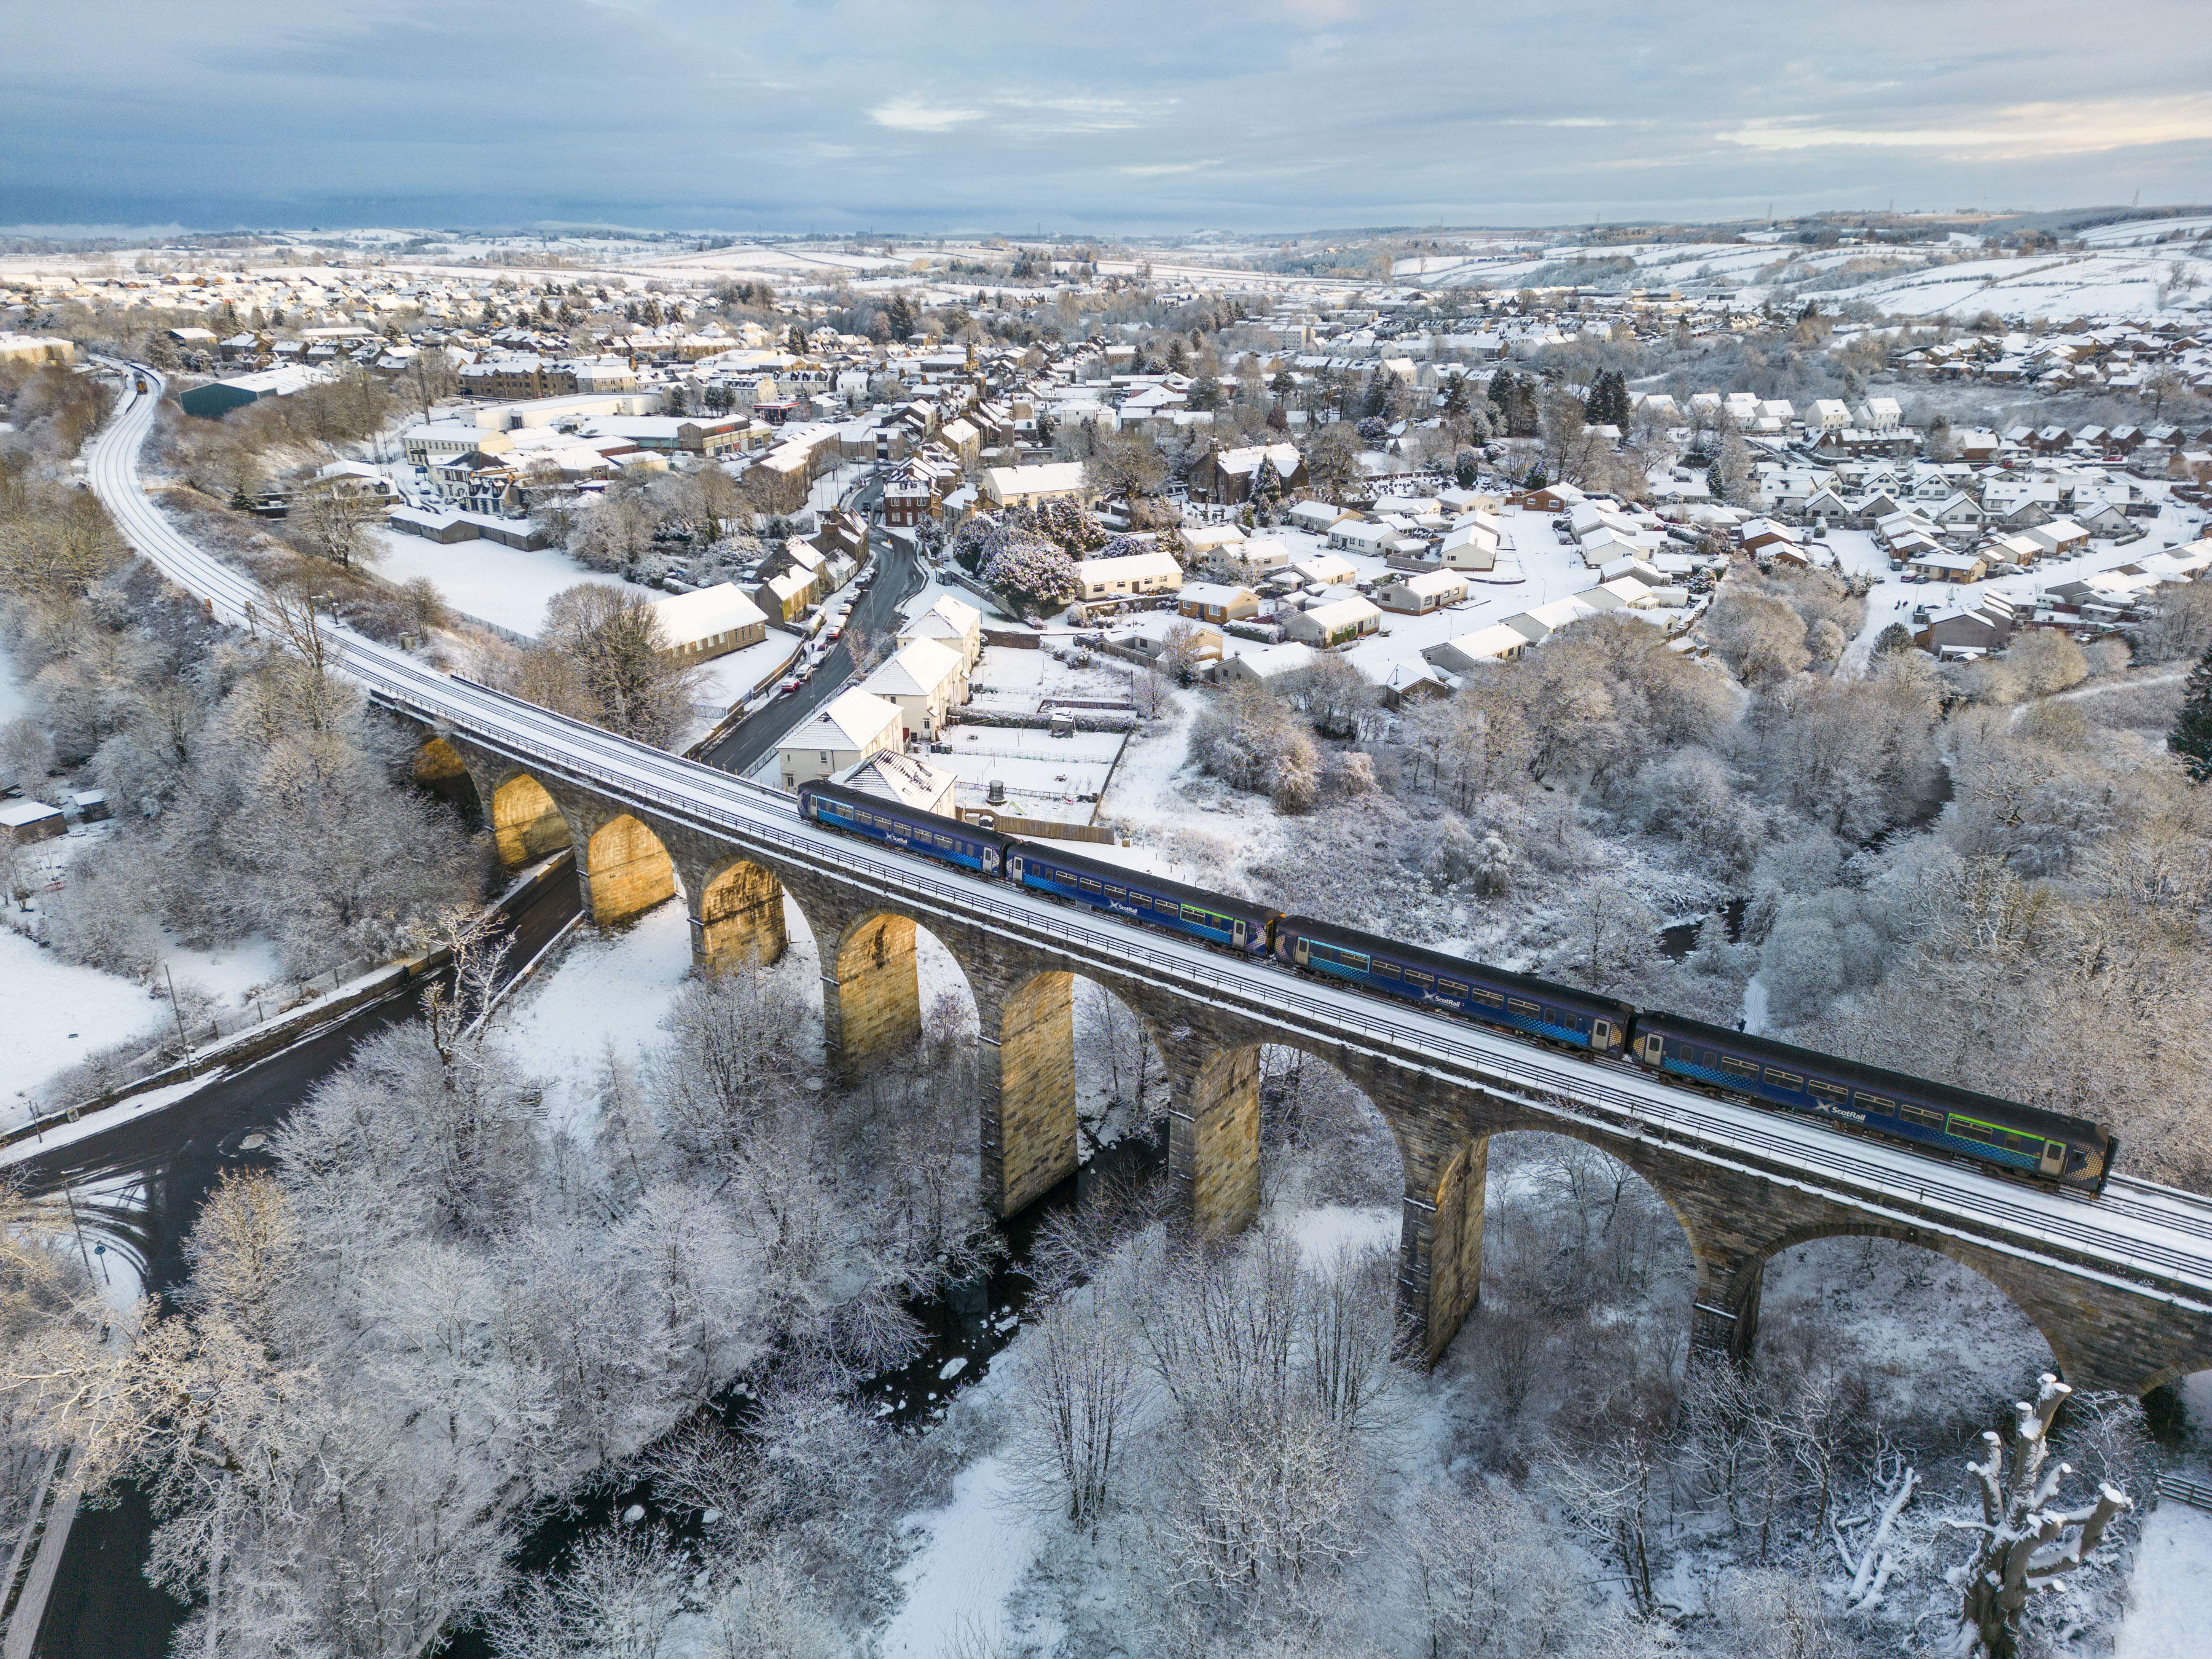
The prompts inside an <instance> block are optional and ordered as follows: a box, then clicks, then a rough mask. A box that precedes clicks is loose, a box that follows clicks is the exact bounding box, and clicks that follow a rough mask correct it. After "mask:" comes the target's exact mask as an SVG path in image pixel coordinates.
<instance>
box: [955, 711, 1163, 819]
mask: <svg viewBox="0 0 2212 1659" xmlns="http://www.w3.org/2000/svg"><path fill="white" fill-rule="evenodd" d="M1122 738H1123V734H1122V733H1121V732H1072V733H1070V734H1069V735H1068V736H1066V737H1064V738H1055V737H1054V736H1053V735H1052V734H1051V733H1050V732H1042V731H1039V730H1037V729H1036V728H1035V727H1033V726H954V727H952V728H951V731H950V732H947V733H946V734H945V741H946V743H947V744H948V745H949V746H950V747H951V751H952V752H951V754H949V755H948V754H939V753H937V752H935V751H933V752H932V753H931V754H930V755H929V757H928V760H929V763H930V764H931V765H933V766H941V767H944V768H945V769H947V770H948V771H950V772H951V773H952V774H953V775H954V776H956V777H957V778H958V779H959V780H960V782H959V785H958V787H957V791H956V793H957V795H958V797H959V801H960V805H963V806H986V805H990V804H991V802H990V794H989V789H990V786H991V785H992V784H993V783H994V782H995V783H1000V784H1003V785H1005V786H1006V801H1005V803H1004V805H1005V809H1006V811H1009V812H1012V813H1017V814H1018V815H1020V816H1022V817H1033V818H1054V819H1058V820H1060V822H1062V823H1090V822H1091V815H1092V812H1093V811H1095V810H1096V809H1095V808H1094V806H1093V805H1092V804H1091V802H1090V801H1087V800H1085V799H1083V798H1084V797H1085V796H1086V795H1088V796H1096V795H1097V794H1098V793H1100V792H1101V791H1102V790H1103V788H1104V787H1105V784H1106V777H1107V774H1108V773H1109V772H1110V771H1111V770H1112V769H1113V767H1114V757H1115V756H1116V755H1118V754H1120V753H1121V743H1122Z"/></svg>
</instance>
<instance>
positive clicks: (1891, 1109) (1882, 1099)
mask: <svg viewBox="0 0 2212 1659" xmlns="http://www.w3.org/2000/svg"><path fill="white" fill-rule="evenodd" d="M1852 1099H1853V1101H1854V1102H1855V1103H1857V1107H1858V1109H1859V1110H1861V1111H1863V1112H1869V1113H1871V1114H1873V1115H1875V1116H1876V1117H1895V1116H1896V1115H1897V1103H1896V1102H1895V1101H1893V1100H1892V1099H1891V1098H1890V1097H1888V1096H1887V1095H1870V1094H1869V1093H1868V1092H1867V1091H1865V1090H1863V1089H1861V1090H1859V1091H1857V1093H1856V1094H1855V1095H1854V1096H1853V1097H1852Z"/></svg>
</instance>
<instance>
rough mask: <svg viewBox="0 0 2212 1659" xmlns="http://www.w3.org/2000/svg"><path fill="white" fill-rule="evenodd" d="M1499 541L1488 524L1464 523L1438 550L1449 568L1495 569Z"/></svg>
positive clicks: (1445, 539)
mask: <svg viewBox="0 0 2212 1659" xmlns="http://www.w3.org/2000/svg"><path fill="white" fill-rule="evenodd" d="M1438 552H1439V554H1440V555H1441V556H1442V559H1443V566H1444V568H1446V569H1447V570H1495V569H1496V568H1498V532H1496V531H1495V530H1492V528H1491V527H1490V526H1488V525H1486V524H1474V523H1470V524H1463V525H1462V526H1460V527H1459V528H1458V529H1456V530H1455V531H1453V532H1451V533H1450V534H1449V535H1448V536H1446V537H1445V538H1444V540H1443V547H1442V548H1440V549H1439V550H1438ZM1347 568H1349V567H1347Z"/></svg>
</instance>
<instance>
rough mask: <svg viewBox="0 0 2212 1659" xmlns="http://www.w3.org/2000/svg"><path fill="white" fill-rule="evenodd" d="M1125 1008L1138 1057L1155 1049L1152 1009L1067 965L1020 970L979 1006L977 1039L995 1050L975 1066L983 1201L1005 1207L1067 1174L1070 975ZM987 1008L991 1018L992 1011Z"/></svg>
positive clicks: (1071, 1135) (1075, 1129)
mask: <svg viewBox="0 0 2212 1659" xmlns="http://www.w3.org/2000/svg"><path fill="white" fill-rule="evenodd" d="M1079 980H1080V981H1083V982H1085V983H1086V984H1088V985H1091V986H1092V987H1096V988H1097V991H1098V993H1099V994H1100V995H1102V996H1103V997H1105V998H1108V999H1109V1000H1111V1001H1112V1002H1113V1003H1115V1005H1118V1006H1120V1007H1121V1008H1123V1009H1126V1010H1127V1012H1128V1013H1129V1014H1130V1015H1131V1016H1132V1017H1133V1018H1134V1019H1135V1021H1136V1023H1137V1028H1138V1030H1139V1033H1140V1034H1141V1036H1140V1039H1139V1041H1140V1048H1141V1049H1142V1051H1143V1054H1142V1055H1140V1059H1139V1065H1140V1066H1141V1065H1143V1064H1144V1063H1145V1057H1146V1056H1149V1055H1156V1054H1160V1053H1162V1052H1163V1051H1162V1046H1161V1043H1160V1042H1159V1038H1158V1030H1157V1029H1156V1026H1155V1023H1154V1021H1153V1019H1152V1017H1151V1016H1150V1015H1148V1014H1147V1013H1146V1012H1145V1010H1144V1009H1142V1008H1141V1007H1139V1006H1137V1005H1136V1004H1135V1003H1133V1002H1132V1001H1131V1000H1129V999H1128V998H1127V997H1126V996H1124V995H1123V994H1121V992H1120V991H1119V990H1117V989H1116V988H1115V986H1114V985H1113V983H1112V982H1111V981H1109V980H1106V979H1101V978H1097V977H1094V976H1093V975H1088V974H1077V973H1075V972H1074V971H1073V970H1072V969H1061V968H1042V969H1037V970H1036V972H1034V973H1031V974H1030V975H1027V976H1026V977H1025V978H1020V979H1018V981H1017V982H1016V983H1015V984H1014V986H1013V988H1012V990H1011V991H1010V992H1008V993H1007V994H1006V995H1005V996H1004V997H1002V998H1001V999H1000V1000H999V1001H998V1005H997V1007H996V1008H995V1010H992V1011H984V1010H981V1009H980V1008H979V1012H981V1013H982V1016H983V1020H984V1028H983V1031H982V1036H983V1040H984V1046H985V1047H986V1048H990V1049H994V1050H995V1051H996V1060H997V1063H996V1065H995V1066H994V1065H993V1064H992V1063H991V1059H990V1056H986V1058H985V1063H984V1067H983V1078H982V1083H983V1091H982V1092H983V1097H984V1098H983V1124H982V1137H983V1186H984V1194H985V1201H986V1202H987V1203H988V1204H989V1205H990V1206H991V1207H992V1208H993V1209H994V1211H995V1212H997V1213H999V1214H1000V1215H1012V1214H1014V1213H1015V1212H1018V1211H1019V1210H1022V1209H1024V1208H1026V1207H1027V1206H1029V1205H1030V1204H1031V1203H1032V1202H1034V1201H1035V1200H1037V1199H1039V1198H1041V1197H1042V1196H1043V1195H1044V1194H1046V1193H1048V1192H1049V1191H1051V1190H1052V1188H1054V1187H1056V1186H1058V1185H1059V1184H1060V1182H1063V1181H1065V1180H1066V1179H1067V1178H1068V1177H1069V1176H1073V1175H1074V1174H1075V1173H1076V1170H1077V1167H1078V1166H1079V1164H1080V1163H1081V1161H1082V1149H1081V1146H1080V1145H1079V1140H1080V1128H1081V1117H1080V1115H1079V1098H1078V1096H1079V1081H1080V1079H1079V1076H1078V1067H1077V1053H1076V1022H1075V1001H1076V996H1075V990H1076V984H1077V981H1079ZM993 1013H995V1016H996V1018H995V1020H994V1018H992V1015H993Z"/></svg>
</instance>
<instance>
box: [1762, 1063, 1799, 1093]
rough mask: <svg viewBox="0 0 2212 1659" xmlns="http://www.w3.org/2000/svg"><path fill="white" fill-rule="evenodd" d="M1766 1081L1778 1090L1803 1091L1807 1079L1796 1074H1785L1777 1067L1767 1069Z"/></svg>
mask: <svg viewBox="0 0 2212 1659" xmlns="http://www.w3.org/2000/svg"><path fill="white" fill-rule="evenodd" d="M1766 1081H1767V1082H1768V1083H1770V1084H1771V1085H1773V1086H1774V1087H1775V1088H1778V1089H1802V1088H1803V1087H1804V1086H1805V1079H1803V1078H1802V1077H1799V1076H1798V1075H1797V1073H1795V1072H1785V1071H1784V1070H1782V1069H1781V1067H1779V1066H1768V1067H1767V1068H1766Z"/></svg>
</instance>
